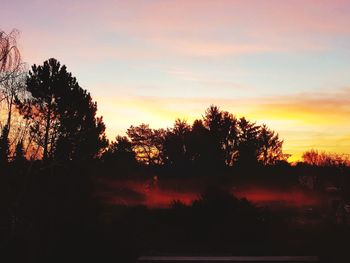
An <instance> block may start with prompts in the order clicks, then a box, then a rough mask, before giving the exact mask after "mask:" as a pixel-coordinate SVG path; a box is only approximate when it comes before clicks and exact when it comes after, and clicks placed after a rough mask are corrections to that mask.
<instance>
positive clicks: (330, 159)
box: [302, 149, 350, 167]
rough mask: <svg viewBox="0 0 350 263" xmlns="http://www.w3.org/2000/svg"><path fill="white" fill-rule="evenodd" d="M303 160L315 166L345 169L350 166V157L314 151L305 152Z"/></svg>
mask: <svg viewBox="0 0 350 263" xmlns="http://www.w3.org/2000/svg"><path fill="white" fill-rule="evenodd" d="M302 159H303V161H304V162H305V163H307V164H309V165H313V166H327V167H330V166H335V167H344V166H349V165H350V160H349V157H347V156H346V155H342V154H336V153H327V152H324V151H323V152H322V151H318V150H314V149H311V150H309V151H306V152H304V153H303V155H302Z"/></svg>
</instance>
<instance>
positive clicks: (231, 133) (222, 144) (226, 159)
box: [204, 105, 238, 166]
mask: <svg viewBox="0 0 350 263" xmlns="http://www.w3.org/2000/svg"><path fill="white" fill-rule="evenodd" d="M204 124H205V126H206V128H207V129H208V130H209V131H210V141H209V142H207V143H210V144H211V148H212V149H211V152H212V154H213V157H214V158H216V160H213V161H216V162H217V165H220V166H223V165H232V164H233V162H234V160H235V158H236V155H237V143H238V127H237V119H236V118H235V117H234V116H233V115H232V114H231V113H229V112H227V111H221V110H220V109H219V107H217V106H214V105H212V106H210V107H209V108H208V109H207V110H206V112H205V116H204Z"/></svg>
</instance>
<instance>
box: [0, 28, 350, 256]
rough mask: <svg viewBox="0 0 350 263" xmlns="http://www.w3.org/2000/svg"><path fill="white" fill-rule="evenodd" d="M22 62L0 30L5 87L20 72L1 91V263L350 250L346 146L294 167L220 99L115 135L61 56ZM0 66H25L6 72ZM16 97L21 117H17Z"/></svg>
mask: <svg viewBox="0 0 350 263" xmlns="http://www.w3.org/2000/svg"><path fill="white" fill-rule="evenodd" d="M19 62H20V55H19V53H18V50H17V48H16V42H15V38H14V36H13V35H11V34H10V35H6V34H4V33H3V32H2V31H0V74H1V76H0V84H1V85H2V87H3V85H4V83H5V84H6V83H7V81H10V82H11V81H12V80H13V81H14V82H11V83H12V84H11V83H10V82H9V83H7V84H9V86H8V89H6V92H5V90H3V89H2V90H1V92H2V93H1V94H2V95H3V94H5V95H4V96H5V97H6V98H7V99H8V103H7V107H6V110H7V111H6V116H7V118H6V120H5V121H4V122H5V123H4V124H1V127H2V131H1V135H0V252H1V253H0V259H1V260H3V261H4V262H62V261H65V262H66V261H74V262H85V261H86V262H87V261H96V262H116V261H118V260H119V261H120V262H135V261H136V258H137V257H138V256H139V255H141V254H147V253H148V254H152V253H165V254H166V253H180V252H181V253H187V254H203V253H208V254H219V253H223V254H234V255H275V254H280V255H286V254H288V255H305V254H315V255H319V256H321V257H320V258H321V259H323V257H324V256H326V260H325V262H332V260H328V259H329V258H327V256H329V255H331V256H332V258H331V259H333V258H334V257H335V258H336V259H340V258H341V257H343V256H344V255H345V254H346V253H347V246H348V243H349V236H350V235H349V234H350V179H349V178H350V167H349V160H348V158H346V156H343V155H337V154H327V153H322V152H318V151H315V150H311V151H308V152H306V153H305V154H304V155H303V162H299V163H297V164H296V165H291V164H290V163H288V162H287V160H288V157H289V155H288V154H285V153H284V152H283V140H281V139H280V138H279V136H278V134H277V133H276V132H275V131H272V130H270V129H269V128H268V127H267V126H266V125H264V124H263V125H257V124H256V123H255V122H252V121H249V120H247V119H246V118H244V117H242V118H239V119H238V118H237V117H235V116H234V115H233V114H232V113H229V112H227V111H223V110H221V109H220V108H219V107H218V106H215V105H211V106H209V108H208V109H206V110H205V112H204V114H203V117H202V118H201V119H197V120H195V121H194V122H193V123H192V124H191V123H187V122H186V121H184V120H180V119H177V120H175V123H174V125H173V127H171V128H167V129H152V128H150V126H149V125H148V124H141V125H138V126H134V125H133V126H131V127H130V128H129V129H128V130H127V136H117V137H116V139H115V140H114V141H112V142H108V140H107V139H106V136H105V125H104V123H103V120H102V117H97V116H96V114H97V104H96V102H94V101H93V99H92V97H91V95H90V93H89V92H88V91H86V90H84V89H83V88H82V87H80V86H79V84H78V82H77V80H76V79H75V78H74V77H73V76H72V74H71V73H69V72H68V71H67V69H66V66H64V65H62V66H61V64H60V63H59V62H58V61H57V60H56V59H53V58H51V59H49V60H47V61H45V62H44V63H43V65H40V66H36V65H33V66H32V68H31V70H30V71H29V73H28V74H26V75H25V78H24V77H23V72H22V70H19V69H18V65H19V64H18V63H19ZM5 68H6V69H10V68H11V69H13V71H11V72H12V73H13V72H16V74H17V73H18V74H17V75H16V76H17V77H16V78H14V79H11V78H10V77H9V76H6V78H5V77H3V76H5V74H4V69H5ZM12 76H15V75H12ZM7 84H6V85H7ZM13 103H15V104H16V106H17V108H18V109H19V113H20V114H21V115H20V116H19V117H21V118H23V119H21V121H23V122H21V124H20V125H19V124H18V123H15V122H14V121H11V119H12V116H13V115H12V114H18V113H17V112H16V109H15V107H14V104H13ZM16 125H17V126H16ZM15 131H16V132H15ZM261 189H262V190H264V191H262V190H261ZM286 197H289V199H296V201H295V202H294V203H292V204H288V203H287V201H285V200H284V199H288V198H286ZM266 200H267V201H266ZM345 256H347V255H345ZM347 258H348V256H347ZM327 260H328V261H327ZM333 262H335V261H333ZM346 262H348V261H346Z"/></svg>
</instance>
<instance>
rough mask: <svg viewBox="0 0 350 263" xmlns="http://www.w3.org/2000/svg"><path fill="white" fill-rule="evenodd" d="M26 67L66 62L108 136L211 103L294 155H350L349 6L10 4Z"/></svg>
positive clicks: (10, 0)
mask: <svg viewBox="0 0 350 263" xmlns="http://www.w3.org/2000/svg"><path fill="white" fill-rule="evenodd" d="M0 28H1V29H2V30H5V31H10V30H11V29H12V28H17V29H18V30H19V31H20V32H21V34H20V37H19V40H18V44H19V47H20V50H21V53H22V56H23V60H24V61H25V62H27V63H28V65H32V64H34V63H36V64H42V62H43V61H44V60H46V59H48V58H50V57H55V58H57V59H58V60H59V61H60V62H61V63H62V64H66V65H67V67H68V70H69V71H70V72H72V73H73V75H74V76H76V77H77V79H78V81H79V83H80V85H81V86H82V87H83V88H85V89H87V90H89V91H90V92H91V93H92V96H93V98H94V99H95V100H97V102H98V107H99V114H101V115H103V117H104V121H105V123H106V125H107V134H108V137H109V138H111V139H113V138H114V137H115V136H116V135H117V134H121V135H122V134H124V133H125V131H126V129H127V128H128V127H129V126H130V125H131V124H133V125H137V124H140V123H142V122H144V123H149V124H150V125H151V126H152V127H154V128H159V127H170V126H171V125H172V123H173V122H174V119H175V118H177V117H180V118H185V119H187V120H188V121H189V122H191V121H193V120H194V119H195V118H200V117H201V115H202V114H203V113H204V110H205V109H206V108H207V107H208V106H209V105H210V104H216V105H218V106H220V107H221V109H223V110H228V111H230V112H232V113H234V114H235V115H237V116H238V117H240V116H243V115H244V116H246V117H248V118H249V119H251V120H254V121H257V123H260V124H262V123H266V124H267V125H268V126H269V127H271V128H272V129H274V130H276V131H277V132H278V133H279V134H280V136H281V137H282V138H284V140H285V145H284V149H285V152H286V153H290V154H292V155H293V156H292V158H291V159H290V160H291V161H293V160H297V159H298V158H300V155H301V153H302V152H303V151H305V150H307V149H311V148H317V149H320V150H326V151H331V152H339V153H350V1H346V0H329V1H323V0H318V1H316V0H309V1H307V0H300V1H298V0H295V1H288V0H284V1H281V0H276V1H267V0H266V1H261V0H256V1H249V0H237V1H235V0H228V1H219V0H215V1H214V0H213V1H206V0H198V1H190V0H184V1H168V0H163V1H152V0H148V1H146V0H145V1H136V0H135V1H126V0H125V1H112V0H99V1H88V0H74V1H72V0H57V1H47V0H30V1H29V0H23V1H18V0H2V1H1V8H0Z"/></svg>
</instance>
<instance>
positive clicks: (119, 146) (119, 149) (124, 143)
mask: <svg viewBox="0 0 350 263" xmlns="http://www.w3.org/2000/svg"><path fill="white" fill-rule="evenodd" d="M102 159H103V160H104V161H105V162H107V163H109V164H112V165H113V166H120V167H125V168H130V167H132V166H135V165H136V156H135V152H134V151H133V149H132V143H131V141H130V140H129V138H128V137H126V136H117V137H116V139H115V141H113V142H111V143H110V144H109V146H108V149H107V151H105V152H104V153H103V156H102Z"/></svg>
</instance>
